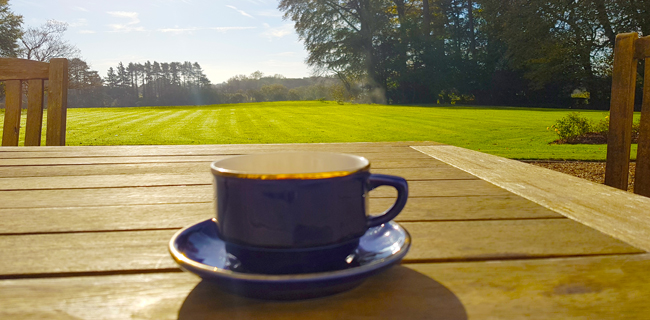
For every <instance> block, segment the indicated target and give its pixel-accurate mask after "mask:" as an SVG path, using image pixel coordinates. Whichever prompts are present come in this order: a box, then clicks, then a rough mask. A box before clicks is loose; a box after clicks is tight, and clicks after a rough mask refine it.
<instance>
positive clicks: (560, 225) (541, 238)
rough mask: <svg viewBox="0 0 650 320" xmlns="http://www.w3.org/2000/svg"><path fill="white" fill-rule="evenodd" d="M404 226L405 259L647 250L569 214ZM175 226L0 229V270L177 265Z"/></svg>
mask: <svg viewBox="0 0 650 320" xmlns="http://www.w3.org/2000/svg"><path fill="white" fill-rule="evenodd" d="M402 225H403V226H404V228H406V229H407V230H408V231H409V233H411V236H412V237H413V239H414V240H413V245H412V247H411V250H410V251H409V253H408V254H407V256H406V258H405V260H404V261H405V262H407V263H408V262H411V261H418V262H425V261H464V260H481V261H482V260H499V259H503V258H506V259H514V258H533V257H535V258H540V257H548V256H552V257H557V256H575V255H600V254H615V253H641V252H643V251H641V250H639V249H636V248H634V247H632V246H630V245H628V244H626V243H624V242H622V241H620V240H616V239H614V238H612V237H609V236H607V235H604V234H602V233H600V232H598V231H596V230H593V229H591V228H588V227H586V226H584V225H581V224H579V223H577V222H575V221H572V220H569V219H549V220H546V219H540V220H521V221H511V220H500V221H489V222H485V221H458V222H403V223H402ZM176 231H177V230H150V231H121V232H90V233H63V234H36V235H4V236H0V252H2V253H3V259H0V275H5V276H6V275H28V274H48V273H79V272H89V273H92V272H99V271H101V272H112V271H131V270H157V269H168V268H175V263H174V261H173V260H172V259H171V257H170V256H169V253H168V251H167V243H168V241H169V239H170V238H171V236H172V235H173V234H174V233H175V232H176ZM80 255H81V256H80ZM81 257H83V258H81Z"/></svg>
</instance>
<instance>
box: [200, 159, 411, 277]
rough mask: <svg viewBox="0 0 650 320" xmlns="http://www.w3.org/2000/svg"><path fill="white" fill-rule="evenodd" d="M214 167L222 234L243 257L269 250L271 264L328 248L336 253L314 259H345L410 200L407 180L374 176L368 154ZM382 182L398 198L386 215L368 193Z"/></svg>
mask: <svg viewBox="0 0 650 320" xmlns="http://www.w3.org/2000/svg"><path fill="white" fill-rule="evenodd" d="M211 169H212V173H213V175H214V183H215V193H216V194H215V199H216V205H215V207H216V217H217V230H218V232H219V235H220V237H221V238H222V239H223V240H225V241H226V242H227V243H229V244H230V245H229V247H230V249H231V251H233V252H236V253H237V254H236V255H237V256H238V257H239V258H243V257H244V256H246V255H251V256H254V257H257V258H258V261H260V259H259V257H262V256H264V254H265V253H267V254H268V257H269V260H270V261H273V260H276V259H274V257H283V255H285V256H287V257H291V256H294V257H296V259H297V260H300V259H299V258H298V257H300V256H301V254H302V255H303V256H304V257H306V258H305V259H303V260H310V259H312V258H314V257H315V255H312V254H311V253H312V252H319V251H320V252H321V253H322V252H328V250H329V251H331V252H333V254H325V255H322V254H321V255H317V256H325V257H326V258H327V257H328V256H332V257H333V256H336V255H343V257H345V255H347V254H349V252H350V251H351V250H354V248H355V247H356V245H357V244H358V242H359V238H360V237H361V236H363V235H364V233H365V232H366V231H367V230H368V229H369V228H371V227H375V226H379V225H381V224H383V223H386V222H388V221H390V220H392V219H394V218H395V216H397V214H398V213H399V212H400V211H401V210H402V209H403V208H404V205H405V204H406V199H407V197H408V185H407V182H406V180H405V179H403V178H401V177H396V176H388V175H381V174H371V173H370V171H369V170H370V163H369V161H368V160H367V159H366V158H363V157H359V156H354V155H347V154H339V153H326V152H285V153H263V154H252V155H244V156H235V157H231V158H227V159H224V160H221V161H217V162H214V163H212V165H211ZM382 185H386V186H391V187H394V188H395V189H396V190H397V200H396V201H395V203H394V204H393V206H392V207H391V208H389V209H388V210H386V212H384V213H383V214H381V215H378V216H371V215H368V210H367V208H368V192H369V191H370V190H372V189H374V188H376V187H378V186H382ZM323 250H324V251H323ZM334 252H338V253H339V254H334ZM346 252H347V253H346ZM296 259H294V260H296ZM337 259H339V258H337ZM279 260H283V259H282V258H280V259H279ZM297 264H298V265H300V264H302V262H298V263H297ZM263 265H264V264H263ZM319 265H322V263H319ZM285 271H286V270H285Z"/></svg>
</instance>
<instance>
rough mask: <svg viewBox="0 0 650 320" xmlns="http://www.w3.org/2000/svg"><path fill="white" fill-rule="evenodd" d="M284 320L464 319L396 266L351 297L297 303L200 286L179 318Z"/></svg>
mask: <svg viewBox="0 0 650 320" xmlns="http://www.w3.org/2000/svg"><path fill="white" fill-rule="evenodd" d="M310 317H311V318H310ZM287 318H296V319H312V320H313V319H357V318H359V319H430V320H436V319H445V320H466V319H467V313H466V312H465V308H464V307H463V304H462V303H461V302H460V300H459V299H458V298H457V297H456V296H455V295H454V294H453V292H451V291H450V290H449V289H447V288H446V287H445V286H443V285H442V284H440V283H438V282H436V281H435V280H433V279H431V278H429V277H427V276H425V275H423V274H421V273H418V272H417V271H414V270H411V269H409V268H406V267H403V266H397V267H394V268H391V269H389V270H387V271H385V272H383V273H381V274H378V275H376V276H374V277H371V278H369V279H368V280H366V281H365V282H364V283H363V284H361V285H360V286H359V287H357V288H355V289H352V290H350V291H347V292H343V293H340V294H336V295H332V296H329V297H324V298H317V299H309V300H299V301H265V300H255V299H248V298H244V297H240V296H236V295H232V294H229V293H226V292H224V291H221V290H220V289H219V288H218V287H216V286H214V285H213V284H211V283H210V282H206V281H202V282H200V283H199V284H198V285H197V286H196V287H195V288H194V289H193V290H192V292H190V294H189V295H188V296H187V298H186V299H185V302H183V306H182V307H181V310H180V312H179V315H178V319H181V320H190V319H191V320H195V319H287Z"/></svg>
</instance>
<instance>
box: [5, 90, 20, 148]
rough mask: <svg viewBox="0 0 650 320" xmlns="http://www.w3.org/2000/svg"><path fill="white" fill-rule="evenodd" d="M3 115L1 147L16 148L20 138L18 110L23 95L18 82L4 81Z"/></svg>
mask: <svg viewBox="0 0 650 320" xmlns="http://www.w3.org/2000/svg"><path fill="white" fill-rule="evenodd" d="M5 93H6V95H5V114H4V125H3V127H2V145H3V146H17V145H18V140H19V138H20V109H21V106H22V103H23V102H22V101H23V95H22V85H21V82H20V80H8V81H5Z"/></svg>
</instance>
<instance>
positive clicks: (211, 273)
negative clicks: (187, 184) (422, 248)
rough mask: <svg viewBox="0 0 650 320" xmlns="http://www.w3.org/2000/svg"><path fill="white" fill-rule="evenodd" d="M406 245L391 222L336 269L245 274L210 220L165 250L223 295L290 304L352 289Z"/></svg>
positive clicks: (369, 235) (396, 260)
mask: <svg viewBox="0 0 650 320" xmlns="http://www.w3.org/2000/svg"><path fill="white" fill-rule="evenodd" d="M410 246H411V236H410V235H409V233H408V232H407V231H406V230H405V229H404V228H402V227H401V226H400V225H399V224H397V223H396V222H393V221H391V222H388V223H386V224H383V225H380V226H378V227H374V228H370V229H369V230H368V231H367V232H366V233H365V234H364V235H363V236H362V237H361V239H360V240H359V246H358V247H357V248H356V250H355V251H354V253H353V254H351V255H350V256H348V257H346V259H345V261H343V263H341V264H340V267H337V268H336V269H333V270H329V271H326V272H317V273H297V274H281V275H277V274H261V273H250V272H247V271H246V268H245V266H242V265H241V263H240V262H239V261H238V259H237V258H236V257H234V256H233V255H231V254H229V253H228V252H226V243H225V242H224V241H223V240H222V239H220V237H219V234H218V231H217V226H216V222H215V221H214V219H210V220H205V221H202V222H199V223H197V224H195V225H193V226H190V227H187V228H185V229H182V230H180V231H179V232H177V233H176V234H175V235H174V236H173V237H172V239H171V241H170V242H169V252H170V253H171V255H172V257H173V258H174V260H175V261H176V262H177V263H178V264H179V265H180V266H181V268H182V269H184V270H186V271H189V272H192V273H194V274H196V275H198V276H200V277H201V278H203V279H204V280H208V281H211V282H214V283H216V284H217V285H218V286H219V287H221V288H222V289H224V290H226V291H229V292H232V293H235V294H239V295H243V296H247V297H252V298H258V299H273V300H293V299H307V298H314V297H320V296H326V295H330V294H335V293H338V292H342V291H345V290H349V289H352V288H354V287H356V286H358V285H359V284H361V283H362V282H363V280H365V279H366V278H368V277H370V276H372V275H373V274H376V273H378V272H380V271H382V270H384V269H386V268H388V267H390V266H392V265H394V264H396V263H399V262H400V261H401V260H402V258H404V256H405V255H406V253H407V252H408V250H409V247H410Z"/></svg>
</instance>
